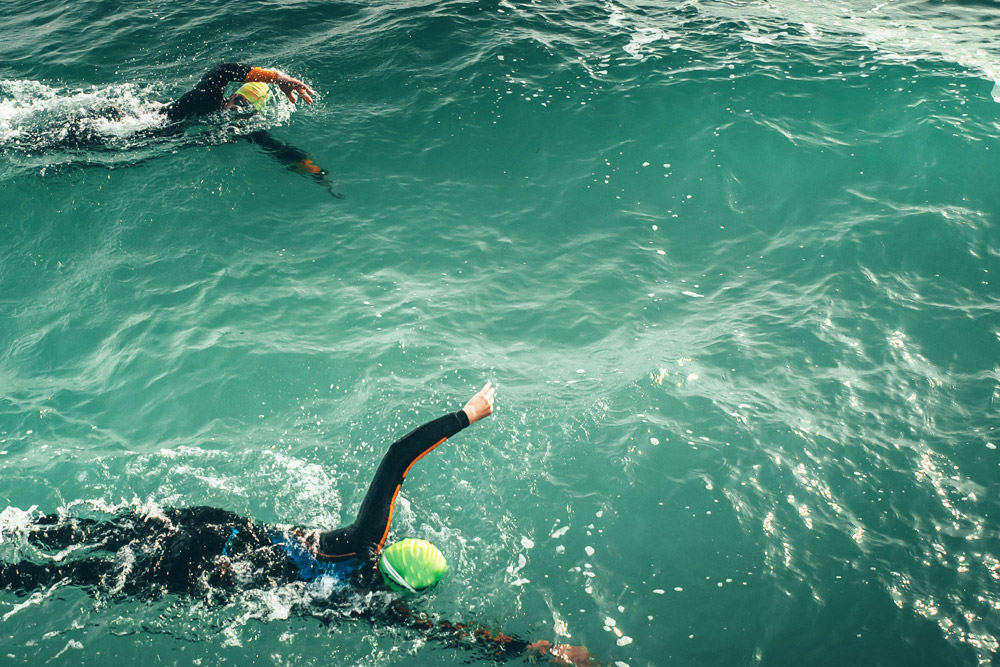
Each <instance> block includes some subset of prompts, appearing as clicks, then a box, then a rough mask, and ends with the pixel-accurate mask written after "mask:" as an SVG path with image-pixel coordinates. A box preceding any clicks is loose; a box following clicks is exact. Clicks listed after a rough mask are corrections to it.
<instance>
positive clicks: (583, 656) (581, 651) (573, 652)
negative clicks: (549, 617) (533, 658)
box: [528, 639, 599, 667]
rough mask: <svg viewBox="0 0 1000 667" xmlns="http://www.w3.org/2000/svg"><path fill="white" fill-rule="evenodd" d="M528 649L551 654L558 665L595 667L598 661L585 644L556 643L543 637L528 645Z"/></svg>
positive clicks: (542, 653)
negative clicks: (553, 643)
mask: <svg viewBox="0 0 1000 667" xmlns="http://www.w3.org/2000/svg"><path fill="white" fill-rule="evenodd" d="M528 648H529V649H534V650H536V651H538V652H539V653H540V654H541V655H551V656H552V658H553V659H554V660H555V661H556V663H558V664H560V665H575V666H576V667H597V666H598V664H599V663H598V662H597V661H596V660H594V658H593V657H591V655H590V651H588V650H587V647H586V646H570V645H569V644H556V645H555V646H553V645H552V642H547V641H545V640H544V639H542V640H540V641H537V642H535V643H534V644H529V645H528Z"/></svg>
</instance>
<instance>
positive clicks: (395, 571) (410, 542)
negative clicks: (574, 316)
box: [378, 537, 448, 593]
mask: <svg viewBox="0 0 1000 667" xmlns="http://www.w3.org/2000/svg"><path fill="white" fill-rule="evenodd" d="M378 569H379V570H380V571H381V572H382V579H384V580H385V583H386V585H387V586H388V587H389V588H391V589H392V590H394V591H409V592H410V593H416V592H417V591H419V590H422V589H424V588H427V587H429V586H433V585H434V584H436V583H437V582H439V581H441V579H442V577H444V573H445V572H447V571H448V562H447V561H446V560H445V558H444V554H442V553H441V550H440V549H438V548H437V547H436V546H434V545H433V544H431V543H430V542H428V541H427V540H418V539H414V538H412V537H408V538H406V539H405V540H400V541H399V542H396V543H394V544H390V545H389V546H388V547H386V548H385V551H383V552H382V558H380V559H379V562H378Z"/></svg>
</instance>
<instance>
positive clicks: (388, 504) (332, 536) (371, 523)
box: [316, 411, 469, 560]
mask: <svg viewBox="0 0 1000 667" xmlns="http://www.w3.org/2000/svg"><path fill="white" fill-rule="evenodd" d="M468 425H469V418H468V417H467V416H466V414H465V413H464V412H462V411H459V412H454V413H452V414H448V415H445V416H443V417H439V418H438V419H435V420H433V421H431V422H428V423H426V424H424V425H423V426H421V427H419V428H417V429H415V430H414V431H411V432H410V433H408V434H407V435H405V436H403V437H402V438H400V439H399V440H397V441H396V442H395V443H393V444H392V446H391V447H389V451H387V452H386V454H385V456H384V457H383V458H382V462H381V463H380V464H379V467H378V470H377V471H376V472H375V478H374V479H373V480H372V483H371V485H370V486H369V487H368V492H367V493H366V494H365V498H364V500H362V501H361V507H360V509H359V510H358V516H357V518H356V519H355V521H354V523H352V524H351V525H350V526H347V527H345V528H339V529H337V530H331V531H328V532H324V533H322V534H320V537H319V544H318V545H317V547H318V548H317V549H316V555H317V557H319V558H324V559H329V560H343V559H347V558H366V559H372V560H374V558H375V556H376V554H378V552H379V551H380V550H381V549H382V547H383V546H384V545H385V541H386V539H387V538H388V536H389V530H390V528H391V527H392V517H393V513H394V511H395V506H396V498H397V497H398V496H399V490H400V488H401V487H402V485H403V481H404V480H405V479H406V476H407V475H408V474H409V472H410V469H411V468H413V466H414V464H416V462H417V461H419V460H420V459H422V458H423V457H424V456H426V455H427V454H429V453H430V452H431V451H433V450H434V448H435V447H437V446H438V445H440V444H441V443H442V442H444V441H445V440H446V439H447V438H449V437H451V436H452V435H454V434H455V433H458V432H459V431H460V430H462V429H463V428H465V427H466V426H468Z"/></svg>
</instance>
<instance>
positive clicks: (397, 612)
mask: <svg viewBox="0 0 1000 667" xmlns="http://www.w3.org/2000/svg"><path fill="white" fill-rule="evenodd" d="M389 613H390V614H391V616H392V619H393V620H394V621H396V622H397V623H399V624H400V625H404V626H406V627H408V628H412V629H414V630H419V631H420V632H422V633H423V634H425V635H426V636H427V637H428V638H429V639H436V640H438V641H442V642H445V643H446V644H448V645H451V646H462V645H469V646H478V647H480V648H483V649H485V650H486V651H487V652H489V653H490V654H491V656H492V657H493V658H496V659H500V660H504V659H508V658H516V657H518V656H522V655H527V656H528V657H529V658H533V657H535V656H548V657H549V658H550V659H551V660H552V661H553V662H555V663H556V664H558V665H574V666H575V667H599V663H598V662H597V661H596V660H594V658H592V657H591V655H590V653H589V652H588V651H587V649H586V648H585V647H583V646H569V645H568V644H556V645H553V644H552V643H551V642H547V641H544V640H542V641H537V642H529V641H528V640H526V639H522V638H520V637H517V636H515V635H507V634H504V633H503V632H500V631H499V630H492V629H490V628H487V627H485V626H483V625H479V624H478V623H452V622H450V621H435V620H433V619H431V618H430V617H429V616H428V615H427V614H424V613H420V612H414V611H413V610H411V609H410V608H409V607H407V606H406V605H405V604H403V603H401V602H398V601H397V602H396V603H395V604H394V605H393V606H392V607H391V608H390V612H389Z"/></svg>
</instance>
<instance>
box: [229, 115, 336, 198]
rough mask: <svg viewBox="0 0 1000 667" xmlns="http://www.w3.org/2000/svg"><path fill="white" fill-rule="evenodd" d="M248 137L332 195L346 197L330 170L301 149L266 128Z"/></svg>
mask: <svg viewBox="0 0 1000 667" xmlns="http://www.w3.org/2000/svg"><path fill="white" fill-rule="evenodd" d="M246 138H247V141H249V142H250V143H252V144H253V145H254V146H259V147H260V148H261V149H262V150H263V151H264V152H265V153H267V154H268V155H270V156H271V157H273V158H274V159H276V160H278V161H280V162H283V163H284V164H286V165H287V166H288V168H289V169H290V170H291V171H294V172H295V173H296V174H302V175H304V176H310V177H312V179H313V180H314V181H316V182H317V183H319V184H320V185H322V186H324V187H325V188H326V189H327V191H328V192H329V193H330V194H331V195H332V196H334V197H336V198H337V199H343V198H344V195H342V194H340V193H339V192H337V191H336V190H335V189H334V184H333V181H331V180H330V178H329V175H328V172H327V171H326V170H325V169H323V168H322V167H320V166H319V165H318V164H315V163H314V162H313V161H312V160H311V159H310V158H309V156H308V155H306V153H305V152H304V151H302V150H301V149H299V148H296V147H295V146H292V145H290V144H286V143H285V142H283V141H279V140H278V139H275V138H274V137H272V136H271V135H270V134H269V133H267V132H265V131H264V130H258V131H256V132H251V133H250V134H248V135H246Z"/></svg>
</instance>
